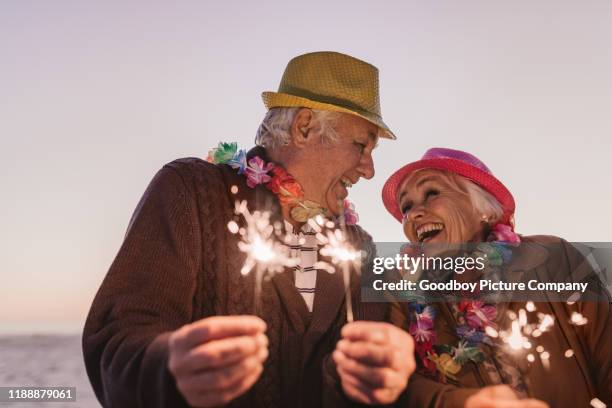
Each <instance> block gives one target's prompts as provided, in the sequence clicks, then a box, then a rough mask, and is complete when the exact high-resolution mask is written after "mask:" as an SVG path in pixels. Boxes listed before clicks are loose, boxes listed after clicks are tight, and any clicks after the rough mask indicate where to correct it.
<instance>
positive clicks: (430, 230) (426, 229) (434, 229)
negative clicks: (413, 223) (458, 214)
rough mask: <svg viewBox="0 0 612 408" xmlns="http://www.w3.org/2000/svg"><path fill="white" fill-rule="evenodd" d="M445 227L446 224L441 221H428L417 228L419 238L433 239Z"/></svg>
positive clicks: (424, 240)
mask: <svg viewBox="0 0 612 408" xmlns="http://www.w3.org/2000/svg"><path fill="white" fill-rule="evenodd" d="M443 229H444V224H442V223H439V222H428V223H427V224H423V225H421V226H420V227H418V228H417V229H416V233H417V239H418V241H419V242H427V241H431V240H432V239H433V238H434V237H435V236H436V235H438V234H439V233H440V231H442V230H443Z"/></svg>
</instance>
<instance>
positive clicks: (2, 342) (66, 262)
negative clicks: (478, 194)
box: [0, 0, 612, 407]
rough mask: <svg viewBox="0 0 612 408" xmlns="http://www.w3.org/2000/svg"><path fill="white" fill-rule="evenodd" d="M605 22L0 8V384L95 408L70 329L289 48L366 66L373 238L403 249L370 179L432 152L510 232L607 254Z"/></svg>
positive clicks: (560, 5)
mask: <svg viewBox="0 0 612 408" xmlns="http://www.w3.org/2000/svg"><path fill="white" fill-rule="evenodd" d="M610 21H612V3H611V2H605V1H594V0H588V1H583V2H580V3H576V2H569V1H563V0H562V1H558V0H542V1H538V2H490V1H486V0H475V1H470V2H456V1H453V0H443V1H437V2H426V1H405V0H397V1H385V2H374V1H369V0H351V1H334V2H326V1H321V0H314V1H310V2H308V3H293V2H286V1H280V0H275V1H265V2H251V1H233V0H228V1H223V2H221V1H180V2H162V1H147V2H144V1H130V2H124V1H114V0H113V1H104V2H74V1H67V0H57V1H36V0H3V1H0V55H1V59H2V62H1V63H0V231H1V233H0V278H1V279H2V280H1V282H2V284H0V385H47V386H57V385H74V386H76V387H77V388H78V390H77V393H78V400H79V402H77V403H76V404H68V405H69V406H87V407H89V406H97V403H96V402H95V400H94V398H93V394H92V392H91V390H90V388H89V386H88V383H87V379H86V376H85V372H84V368H83V366H82V357H81V350H80V344H79V335H80V331H81V328H82V326H83V324H84V320H85V317H86V314H87V311H88V308H89V305H90V304H91V301H92V299H93V297H94V295H95V293H96V290H97V288H98V287H99V285H100V283H101V282H102V279H103V278H104V275H105V273H106V271H107V268H108V267H109V265H110V264H111V262H112V260H113V257H114V256H115V254H116V252H117V250H118V248H119V246H120V244H121V241H122V238H123V234H124V233H125V229H126V227H127V224H128V222H129V219H130V216H131V214H132V211H133V209H134V208H135V206H136V204H137V202H138V200H139V198H140V196H141V195H142V193H143V192H144V190H145V188H146V186H147V184H148V182H149V181H150V180H151V178H152V177H153V175H154V174H155V172H156V171H157V170H158V169H159V168H160V167H161V166H162V165H163V164H164V163H167V162H169V161H171V160H173V159H176V158H179V157H186V156H197V157H206V154H207V151H208V149H209V148H211V147H213V146H215V145H216V144H217V143H218V142H219V141H237V142H238V143H239V145H240V146H241V147H244V148H248V147H250V146H252V144H253V140H254V135H255V131H256V129H257V127H258V125H259V122H260V121H261V119H262V117H263V115H264V114H265V109H264V107H263V104H262V102H261V97H260V94H261V92H262V91H267V90H275V89H276V87H277V86H278V83H279V81H280V78H281V76H282V73H283V70H284V68H285V65H286V63H287V62H288V61H289V59H291V58H292V57H294V56H296V55H299V54H302V53H305V52H311V51H319V50H335V51H340V52H344V53H348V54H350V55H353V56H355V57H357V58H361V59H363V60H366V61H368V62H371V63H372V64H374V65H376V66H377V67H378V68H379V69H380V81H381V82H380V85H381V105H382V112H383V117H384V120H385V122H386V123H387V124H388V125H389V126H390V127H391V129H393V131H394V132H395V134H396V135H397V136H398V140H397V141H394V142H390V141H387V140H383V141H381V143H380V146H379V148H377V149H376V151H375V153H374V160H375V164H376V172H377V173H376V176H375V177H374V179H373V180H371V181H368V182H365V181H362V182H360V183H359V184H358V185H356V186H354V187H353V188H352V189H351V194H350V199H351V200H352V201H353V202H354V203H355V205H356V207H357V210H358V212H359V213H360V218H361V221H360V224H361V225H362V226H363V227H364V228H365V229H366V230H368V231H369V232H370V233H371V234H372V235H373V237H374V239H375V240H376V241H390V242H396V241H403V239H404V238H403V234H402V231H401V228H400V227H399V225H398V224H397V223H396V221H395V220H394V219H393V218H392V217H391V216H389V215H388V214H387V213H386V211H385V210H384V207H383V205H382V202H381V201H380V200H379V199H378V197H379V195H380V189H381V187H382V185H383V183H384V181H385V180H386V178H387V177H388V176H389V175H390V174H391V173H392V172H393V171H394V170H396V169H397V168H398V167H400V166H401V165H402V164H404V163H406V162H408V161H413V160H416V159H418V158H419V157H420V156H421V155H422V154H423V152H424V151H425V150H426V149H427V148H429V147H433V146H444V147H451V148H458V149H462V150H467V151H469V152H471V153H474V154H475V155H476V156H478V157H480V158H481V159H482V160H483V161H484V162H485V163H487V165H488V166H489V167H490V168H491V169H492V171H493V172H494V174H496V175H497V176H498V177H499V178H500V179H501V180H502V181H503V182H504V183H505V184H506V185H507V186H508V187H509V189H510V190H511V191H512V192H513V194H514V196H515V198H516V201H517V213H516V221H517V230H518V231H519V232H520V233H523V234H553V235H558V236H561V237H564V238H566V239H568V240H570V241H589V242H596V241H612V239H611V235H610V231H611V230H612V217H610V216H609V209H610V208H612V189H610V188H609V187H608V185H609V182H608V180H607V178H608V177H609V176H610V175H611V174H612V160H611V159H610V154H611V153H612V137H611V136H612V115H610V107H611V106H612V76H611V75H610V72H612V43H611V42H610V38H612V25H611V24H610ZM26 405H27V404H21V405H19V406H22V407H23V406H26ZM0 406H3V405H2V404H1V403H0ZM36 406H40V404H37V405H36ZM50 406H51V405H50ZM52 406H55V407H57V406H60V405H59V404H53V405H52Z"/></svg>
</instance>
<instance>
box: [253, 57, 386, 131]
mask: <svg viewBox="0 0 612 408" xmlns="http://www.w3.org/2000/svg"><path fill="white" fill-rule="evenodd" d="M261 97H262V98H263V102H264V105H266V108H268V109H272V108H279V107H304V108H311V109H321V110H329V111H335V112H343V113H349V114H352V115H357V116H360V117H362V118H364V119H365V120H367V121H369V122H371V123H373V124H375V125H377V126H378V127H379V128H381V129H383V131H384V132H383V135H384V137H386V138H388V139H395V135H394V134H393V132H391V130H389V127H388V126H387V125H386V124H385V122H383V120H382V117H381V113H380V96H379V93H378V68H376V67H375V66H374V65H371V64H368V63H367V62H364V61H361V60H359V59H357V58H353V57H351V56H350V55H346V54H341V53H339V52H331V51H321V52H312V53H309V54H304V55H299V56H297V57H295V58H293V59H292V60H291V61H289V63H288V64H287V68H285V72H284V74H283V78H282V79H281V82H280V85H279V86H278V92H263V93H262V94H261Z"/></svg>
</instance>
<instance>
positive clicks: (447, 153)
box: [382, 147, 515, 226]
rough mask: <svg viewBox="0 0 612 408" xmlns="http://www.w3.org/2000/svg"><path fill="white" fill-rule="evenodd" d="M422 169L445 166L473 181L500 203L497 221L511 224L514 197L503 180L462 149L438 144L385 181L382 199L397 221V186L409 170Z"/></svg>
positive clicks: (438, 168)
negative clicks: (448, 147) (501, 209)
mask: <svg viewBox="0 0 612 408" xmlns="http://www.w3.org/2000/svg"><path fill="white" fill-rule="evenodd" d="M422 169H437V170H444V171H448V172H450V173H455V174H458V175H460V176H463V177H465V178H467V179H469V180H471V181H473V182H474V183H476V184H477V185H478V186H480V187H481V188H482V189H484V190H485V191H487V192H489V193H490V194H491V195H492V196H493V197H495V198H496V199H497V201H499V203H500V204H501V206H502V208H503V210H504V215H503V217H502V219H501V220H500V222H502V223H504V224H509V225H511V226H513V224H514V221H513V216H514V208H515V205H514V198H513V197H512V194H511V193H510V191H508V189H507V188H506V187H505V186H504V185H503V184H502V182H501V181H499V180H498V179H496V178H495V177H494V176H493V173H491V170H489V168H488V167H487V166H486V165H485V164H484V163H483V162H481V161H480V160H479V159H478V158H477V157H475V156H473V155H471V154H469V153H467V152H462V151H461V150H453V149H445V148H441V147H434V148H431V149H429V150H427V151H426V152H425V154H424V155H423V157H422V158H421V160H419V161H415V162H413V163H409V164H407V165H405V166H404V167H402V168H401V169H399V170H397V171H396V172H395V173H393V175H391V177H389V179H388V180H387V181H386V182H385V185H384V187H383V190H382V199H383V202H384V204H385V207H386V208H387V211H389V212H390V213H391V215H393V216H394V217H395V218H396V219H397V220H398V221H399V222H402V213H401V211H400V208H399V204H398V202H397V194H398V189H399V187H400V185H401V184H402V182H403V181H404V180H405V179H406V178H407V177H408V176H409V175H410V174H412V173H413V172H415V171H417V170H422Z"/></svg>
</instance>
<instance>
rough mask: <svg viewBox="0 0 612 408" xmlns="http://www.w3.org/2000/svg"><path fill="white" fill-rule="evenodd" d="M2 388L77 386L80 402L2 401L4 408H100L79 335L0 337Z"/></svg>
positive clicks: (0, 404)
mask: <svg viewBox="0 0 612 408" xmlns="http://www.w3.org/2000/svg"><path fill="white" fill-rule="evenodd" d="M0 386H3V387H6V386H30V387H31V386H46V387H76V402H65V403H63V402H38V403H34V402H19V403H3V402H0V407H20V408H27V407H32V408H41V407H55V408H60V407H66V408H77V407H83V408H89V407H100V403H99V402H98V401H97V400H96V397H95V395H94V392H93V390H92V388H91V385H90V384H89V380H88V379H87V374H86V372H85V365H84V363H83V354H82V351H81V338H80V335H77V334H72V335H3V336H0Z"/></svg>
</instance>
